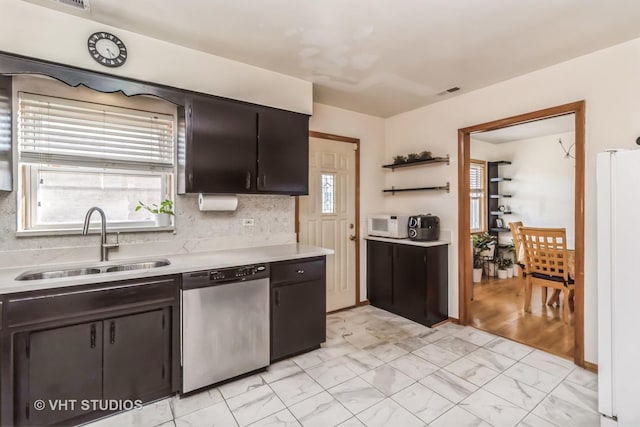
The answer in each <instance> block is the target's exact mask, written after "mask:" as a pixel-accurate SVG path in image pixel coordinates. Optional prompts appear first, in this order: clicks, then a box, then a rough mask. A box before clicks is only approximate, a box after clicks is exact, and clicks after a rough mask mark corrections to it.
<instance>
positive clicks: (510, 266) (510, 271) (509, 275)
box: [504, 258, 513, 279]
mask: <svg viewBox="0 0 640 427" xmlns="http://www.w3.org/2000/svg"><path fill="white" fill-rule="evenodd" d="M504 260H505V262H506V264H507V279H511V278H512V277H513V260H512V259H511V258H505V259H504Z"/></svg>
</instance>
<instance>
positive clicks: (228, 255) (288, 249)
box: [0, 243, 334, 295]
mask: <svg viewBox="0 0 640 427" xmlns="http://www.w3.org/2000/svg"><path fill="white" fill-rule="evenodd" d="M333 253H334V251H333V250H331V249H325V248H319V247H315V246H309V245H304V244H301V243H291V244H286V245H274V246H260V247H252V248H242V249H228V250H220V251H211V252H197V253H190V254H178V255H165V256H153V257H144V258H132V259H118V260H113V261H105V262H99V261H96V262H94V263H92V262H83V263H82V264H79V263H70V264H54V265H49V266H42V267H20V268H3V269H0V295H2V294H11V293H15V292H25V291H36V290H42V289H54V288H62V287H68V286H78V285H89V284H95V283H107V282H114V281H119V280H129V279H140V278H144V277H155V276H166V275H172V274H180V273H186V272H189V271H199V270H211V269H217V268H225V267H236V266H241V265H249V264H259V263H268V262H276V261H285V260H290V259H301V258H311V257H316V256H324V255H331V254H333ZM158 259H166V260H169V261H170V262H171V264H170V265H167V266H164V267H158V268H149V269H141V270H132V271H120V272H112V273H101V274H89V275H85V276H72V277H61V278H55V279H42V280H25V281H18V280H15V278H16V276H18V275H20V274H22V273H24V272H25V271H29V272H37V271H47V270H59V269H68V268H78V267H87V266H109V265H115V264H123V263H128V262H138V261H145V260H158Z"/></svg>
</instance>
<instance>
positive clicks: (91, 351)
mask: <svg viewBox="0 0 640 427" xmlns="http://www.w3.org/2000/svg"><path fill="white" fill-rule="evenodd" d="M16 341H17V345H16V352H15V353H16V354H14V357H15V363H16V374H17V375H16V377H17V382H16V391H17V395H16V402H15V406H16V420H15V421H16V424H17V425H24V424H30V425H50V424H58V423H62V422H64V421H67V420H71V419H74V418H76V417H78V416H80V415H82V414H83V413H87V412H89V411H86V410H85V411H83V410H82V409H81V407H80V404H79V403H78V404H74V405H73V406H74V408H72V407H71V406H70V405H65V407H64V409H63V408H62V407H51V405H50V402H72V401H73V402H80V401H81V400H82V399H101V398H102V322H95V323H94V322H92V323H83V324H80V325H73V326H66V327H63V328H55V329H48V330H43V331H37V332H27V333H24V334H21V335H19V336H18V337H17V339H16ZM36 401H38V402H39V401H43V402H46V403H47V404H46V405H44V409H41V410H36V409H35V408H34V402H36Z"/></svg>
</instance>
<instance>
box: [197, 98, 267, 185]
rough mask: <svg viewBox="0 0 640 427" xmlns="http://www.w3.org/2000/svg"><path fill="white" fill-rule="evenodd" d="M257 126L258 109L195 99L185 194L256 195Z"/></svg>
mask: <svg viewBox="0 0 640 427" xmlns="http://www.w3.org/2000/svg"><path fill="white" fill-rule="evenodd" d="M257 126H258V114H257V111H255V109H252V108H250V107H248V106H246V105H243V104H239V103H235V102H231V101H226V100H220V99H216V98H209V97H194V98H193V99H192V101H191V104H190V105H189V106H188V107H187V132H188V133H187V153H186V154H187V156H186V177H185V178H186V192H187V193H251V192H254V191H255V189H256V185H255V182H256V161H257V157H256V156H257V152H256V150H257V132H258V131H257Z"/></svg>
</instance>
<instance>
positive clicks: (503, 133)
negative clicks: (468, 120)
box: [471, 114, 575, 144]
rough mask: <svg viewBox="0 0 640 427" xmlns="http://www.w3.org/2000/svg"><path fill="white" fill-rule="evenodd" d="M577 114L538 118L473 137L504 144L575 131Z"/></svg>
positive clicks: (477, 139)
mask: <svg viewBox="0 0 640 427" xmlns="http://www.w3.org/2000/svg"><path fill="white" fill-rule="evenodd" d="M574 126H575V115H574V114H566V115H564V116H558V117H552V118H550V119H543V120H536V121H534V122H528V123H523V124H520V125H515V126H509V127H506V128H501V129H497V130H492V131H489V132H480V133H474V134H473V135H471V139H473V140H475V141H484V142H490V143H492V144H504V143H505V142H512V141H522V140H525V139H531V138H538V137H541V136H547V135H557V134H559V133H564V132H573V130H574Z"/></svg>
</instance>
